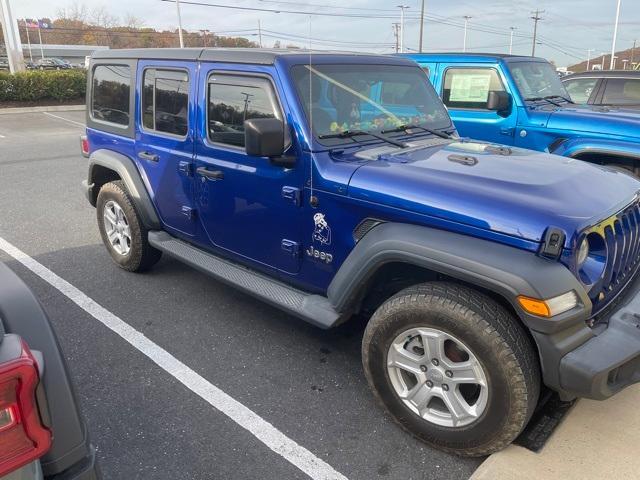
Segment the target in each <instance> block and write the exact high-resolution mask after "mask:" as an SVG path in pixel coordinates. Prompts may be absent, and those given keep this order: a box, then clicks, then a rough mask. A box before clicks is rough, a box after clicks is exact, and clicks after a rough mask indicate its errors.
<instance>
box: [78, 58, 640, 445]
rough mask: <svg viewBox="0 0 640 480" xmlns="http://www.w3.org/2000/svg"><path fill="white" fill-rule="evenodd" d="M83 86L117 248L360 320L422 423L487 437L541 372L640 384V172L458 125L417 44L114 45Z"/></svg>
mask: <svg viewBox="0 0 640 480" xmlns="http://www.w3.org/2000/svg"><path fill="white" fill-rule="evenodd" d="M87 98H88V108H87V135H86V137H84V138H83V139H82V148H83V153H84V154H85V155H86V156H88V157H89V173H88V180H87V182H86V184H85V187H86V194H87V198H88V200H89V202H90V203H91V205H94V206H95V207H96V209H97V219H98V226H99V229H100V233H101V235H102V239H103V240H104V243H105V245H106V248H107V250H108V251H109V253H110V254H111V256H112V257H113V259H114V260H115V262H116V263H117V264H118V265H119V266H121V267H122V268H124V269H126V270H130V271H141V270H144V269H147V268H149V267H151V266H152V265H153V264H154V263H156V262H157V261H158V260H159V259H160V256H161V255H162V254H163V253H164V254H167V255H169V256H171V257H173V258H176V259H178V260H179V261H182V262H185V263H187V264H189V265H191V266H193V267H194V268H197V269H199V270H201V271H202V272H205V273H206V274H209V275H212V276H213V277H215V278H218V279H220V280H221V281H224V282H226V283H228V284H231V285H233V286H236V287H238V288H240V289H242V290H244V291H246V292H247V293H249V294H251V295H253V296H255V297H257V298H259V299H261V300H264V301H266V302H268V303H270V304H272V305H274V306H276V307H278V308H281V309H282V310H284V311H285V312H288V313H289V314H291V315H295V316H297V317H300V318H301V319H303V320H306V321H308V322H311V323H313V324H315V325H318V326H319V327H322V328H330V327H334V326H336V325H339V324H341V323H343V322H346V321H347V320H349V319H350V318H352V317H353V316H354V315H358V314H359V315H363V316H367V317H368V318H369V320H368V324H367V327H366V330H365V332H364V338H363V341H362V360H363V366H364V372H365V375H366V378H367V380H368V382H369V384H370V386H371V388H372V390H373V392H374V394H375V396H376V397H377V399H378V400H379V401H380V403H381V404H382V405H383V406H384V407H385V408H386V409H387V411H388V412H389V413H390V414H391V415H392V417H393V418H394V419H395V420H396V421H397V422H398V423H399V424H400V425H401V426H402V427H404V428H405V429H406V430H408V431H409V432H411V433H412V434H414V435H415V436H417V437H418V438H420V439H422V440H423V441H425V442H427V443H429V444H432V445H436V446H438V447H440V448H442V449H445V450H448V451H451V452H455V453H458V454H461V455H486V454H489V453H491V452H494V451H496V450H498V449H501V448H503V447H504V446H506V445H508V444H509V443H510V442H511V441H512V440H513V439H514V438H515V437H516V436H517V435H518V434H519V433H520V432H521V430H522V429H523V427H524V426H525V425H526V424H527V422H528V421H529V418H530V417H531V414H532V412H533V411H534V409H535V407H536V404H537V402H538V399H539V396H540V393H541V388H542V387H543V385H546V387H548V388H550V389H553V390H555V391H557V392H559V393H560V394H561V395H562V397H563V398H567V399H570V398H575V397H587V398H594V399H605V398H607V397H609V396H611V395H613V394H614V393H616V392H618V391H619V390H621V389H622V388H624V387H626V386H628V385H630V384H632V383H635V382H638V381H640V329H639V328H638V324H639V323H640V321H639V320H638V318H637V317H636V312H640V296H638V297H636V292H638V289H639V288H640V287H639V286H638V282H637V281H636V279H637V277H638V275H637V271H638V268H639V266H640V261H639V259H640V199H639V197H638V191H639V190H640V182H638V181H637V180H636V179H635V178H634V177H632V176H631V175H628V174H626V173H622V172H618V171H613V170H610V169H607V168H604V167H600V166H596V165H591V164H589V163H585V162H580V161H575V160H570V159H561V160H560V161H558V157H556V156H551V155H548V154H544V153H538V152H531V151H527V150H522V149H518V148H509V147H505V146H500V145H493V144H488V143H477V142H471V141H463V140H460V139H459V137H458V135H457V133H456V131H455V128H454V127H453V124H452V122H451V119H450V118H449V115H448V114H447V110H446V109H445V107H444V106H443V104H442V102H441V101H440V100H439V98H438V96H437V94H436V92H435V91H434V89H433V87H432V86H431V84H430V83H429V81H428V79H427V77H426V75H425V74H424V72H423V71H422V70H421V69H420V68H419V67H418V66H417V65H416V64H415V63H414V62H412V61H411V60H408V59H404V58H399V57H382V56H374V55H356V54H335V53H321V52H311V53H310V52H300V51H298V52H296V51H286V50H275V51H267V50H242V49H182V50H175V49H166V50H162V49H158V50H155V49H154V50H120V51H119V50H109V51H105V52H100V53H98V54H96V55H95V56H94V57H93V58H92V60H91V65H90V69H89V80H88V97H87ZM594 186H597V189H596V188H594Z"/></svg>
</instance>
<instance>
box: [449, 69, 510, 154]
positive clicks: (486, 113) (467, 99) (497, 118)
mask: <svg viewBox="0 0 640 480" xmlns="http://www.w3.org/2000/svg"><path fill="white" fill-rule="evenodd" d="M441 75H442V80H441V89H440V95H441V97H442V101H443V102H444V104H445V105H446V106H447V108H448V109H449V114H450V115H451V118H452V119H453V123H454V124H455V126H456V128H457V129H458V132H459V133H460V135H461V136H463V137H471V138H475V139H478V140H486V141H489V142H496V143H502V144H513V142H514V134H515V125H516V117H517V110H516V108H515V107H514V105H513V102H512V105H511V108H510V109H509V111H507V112H496V111H493V110H489V109H488V108H487V105H488V100H489V93H490V92H507V89H506V87H505V85H506V83H505V81H504V79H503V78H502V75H501V74H500V71H499V69H498V67H497V65H486V64H479V65H465V66H457V65H450V66H446V67H445V68H444V69H443V71H442V72H441Z"/></svg>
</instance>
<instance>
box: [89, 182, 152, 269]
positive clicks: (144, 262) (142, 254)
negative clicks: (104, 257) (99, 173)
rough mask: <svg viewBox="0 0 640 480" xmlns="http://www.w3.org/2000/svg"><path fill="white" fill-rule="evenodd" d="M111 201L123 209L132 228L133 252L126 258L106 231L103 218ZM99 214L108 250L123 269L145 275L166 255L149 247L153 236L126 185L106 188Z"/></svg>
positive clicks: (99, 196) (99, 224)
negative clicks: (148, 237) (112, 243)
mask: <svg viewBox="0 0 640 480" xmlns="http://www.w3.org/2000/svg"><path fill="white" fill-rule="evenodd" d="M109 201H113V202H115V203H116V204H117V205H119V206H120V208H121V209H122V211H123V212H124V215H125V217H126V221H127V223H128V225H129V229H130V234H131V244H130V250H129V252H128V253H127V254H126V255H123V254H121V253H119V252H117V251H116V250H115V248H114V247H113V246H112V245H111V242H110V241H109V238H108V235H107V232H106V230H105V224H104V220H103V215H104V210H105V205H106V204H107V203H108V202H109ZM96 213H97V218H98V228H99V229H100V235H101V236H102V242H103V243H104V245H105V246H106V247H107V250H108V251H109V254H110V255H111V258H113V260H114V262H116V263H117V264H118V265H119V266H120V267H121V268H123V269H124V270H128V271H130V272H141V271H144V270H147V269H149V268H151V267H152V266H153V265H155V264H156V263H157V262H158V260H160V257H162V252H161V251H160V250H157V249H156V248H153V247H152V246H151V245H149V242H148V240H147V236H148V233H149V232H148V230H147V229H146V228H145V226H144V224H143V222H142V219H141V218H140V215H138V212H137V211H136V209H135V207H134V204H133V201H132V199H131V197H130V196H129V193H128V192H127V189H126V187H125V186H124V183H123V182H122V181H120V180H118V181H115V182H109V183H106V184H105V185H103V186H102V188H101V189H100V192H99V193H98V200H97V202H96Z"/></svg>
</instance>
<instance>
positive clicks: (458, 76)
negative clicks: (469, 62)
mask: <svg viewBox="0 0 640 480" xmlns="http://www.w3.org/2000/svg"><path fill="white" fill-rule="evenodd" d="M489 92H504V86H503V85H502V81H501V80H500V77H499V76H498V72H496V71H495V70H494V69H492V68H450V69H448V70H447V71H446V73H445V76H444V91H443V92H442V98H443V100H444V103H445V105H447V106H448V107H451V108H473V109H479V110H486V109H487V102H488V100H489Z"/></svg>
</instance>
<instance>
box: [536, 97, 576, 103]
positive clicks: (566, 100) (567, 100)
mask: <svg viewBox="0 0 640 480" xmlns="http://www.w3.org/2000/svg"><path fill="white" fill-rule="evenodd" d="M544 98H545V99H546V100H549V98H561V99H562V100H564V101H565V102H567V103H576V102H574V101H573V100H571V99H570V98H567V97H564V96H562V95H549V96H547V97H544Z"/></svg>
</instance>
